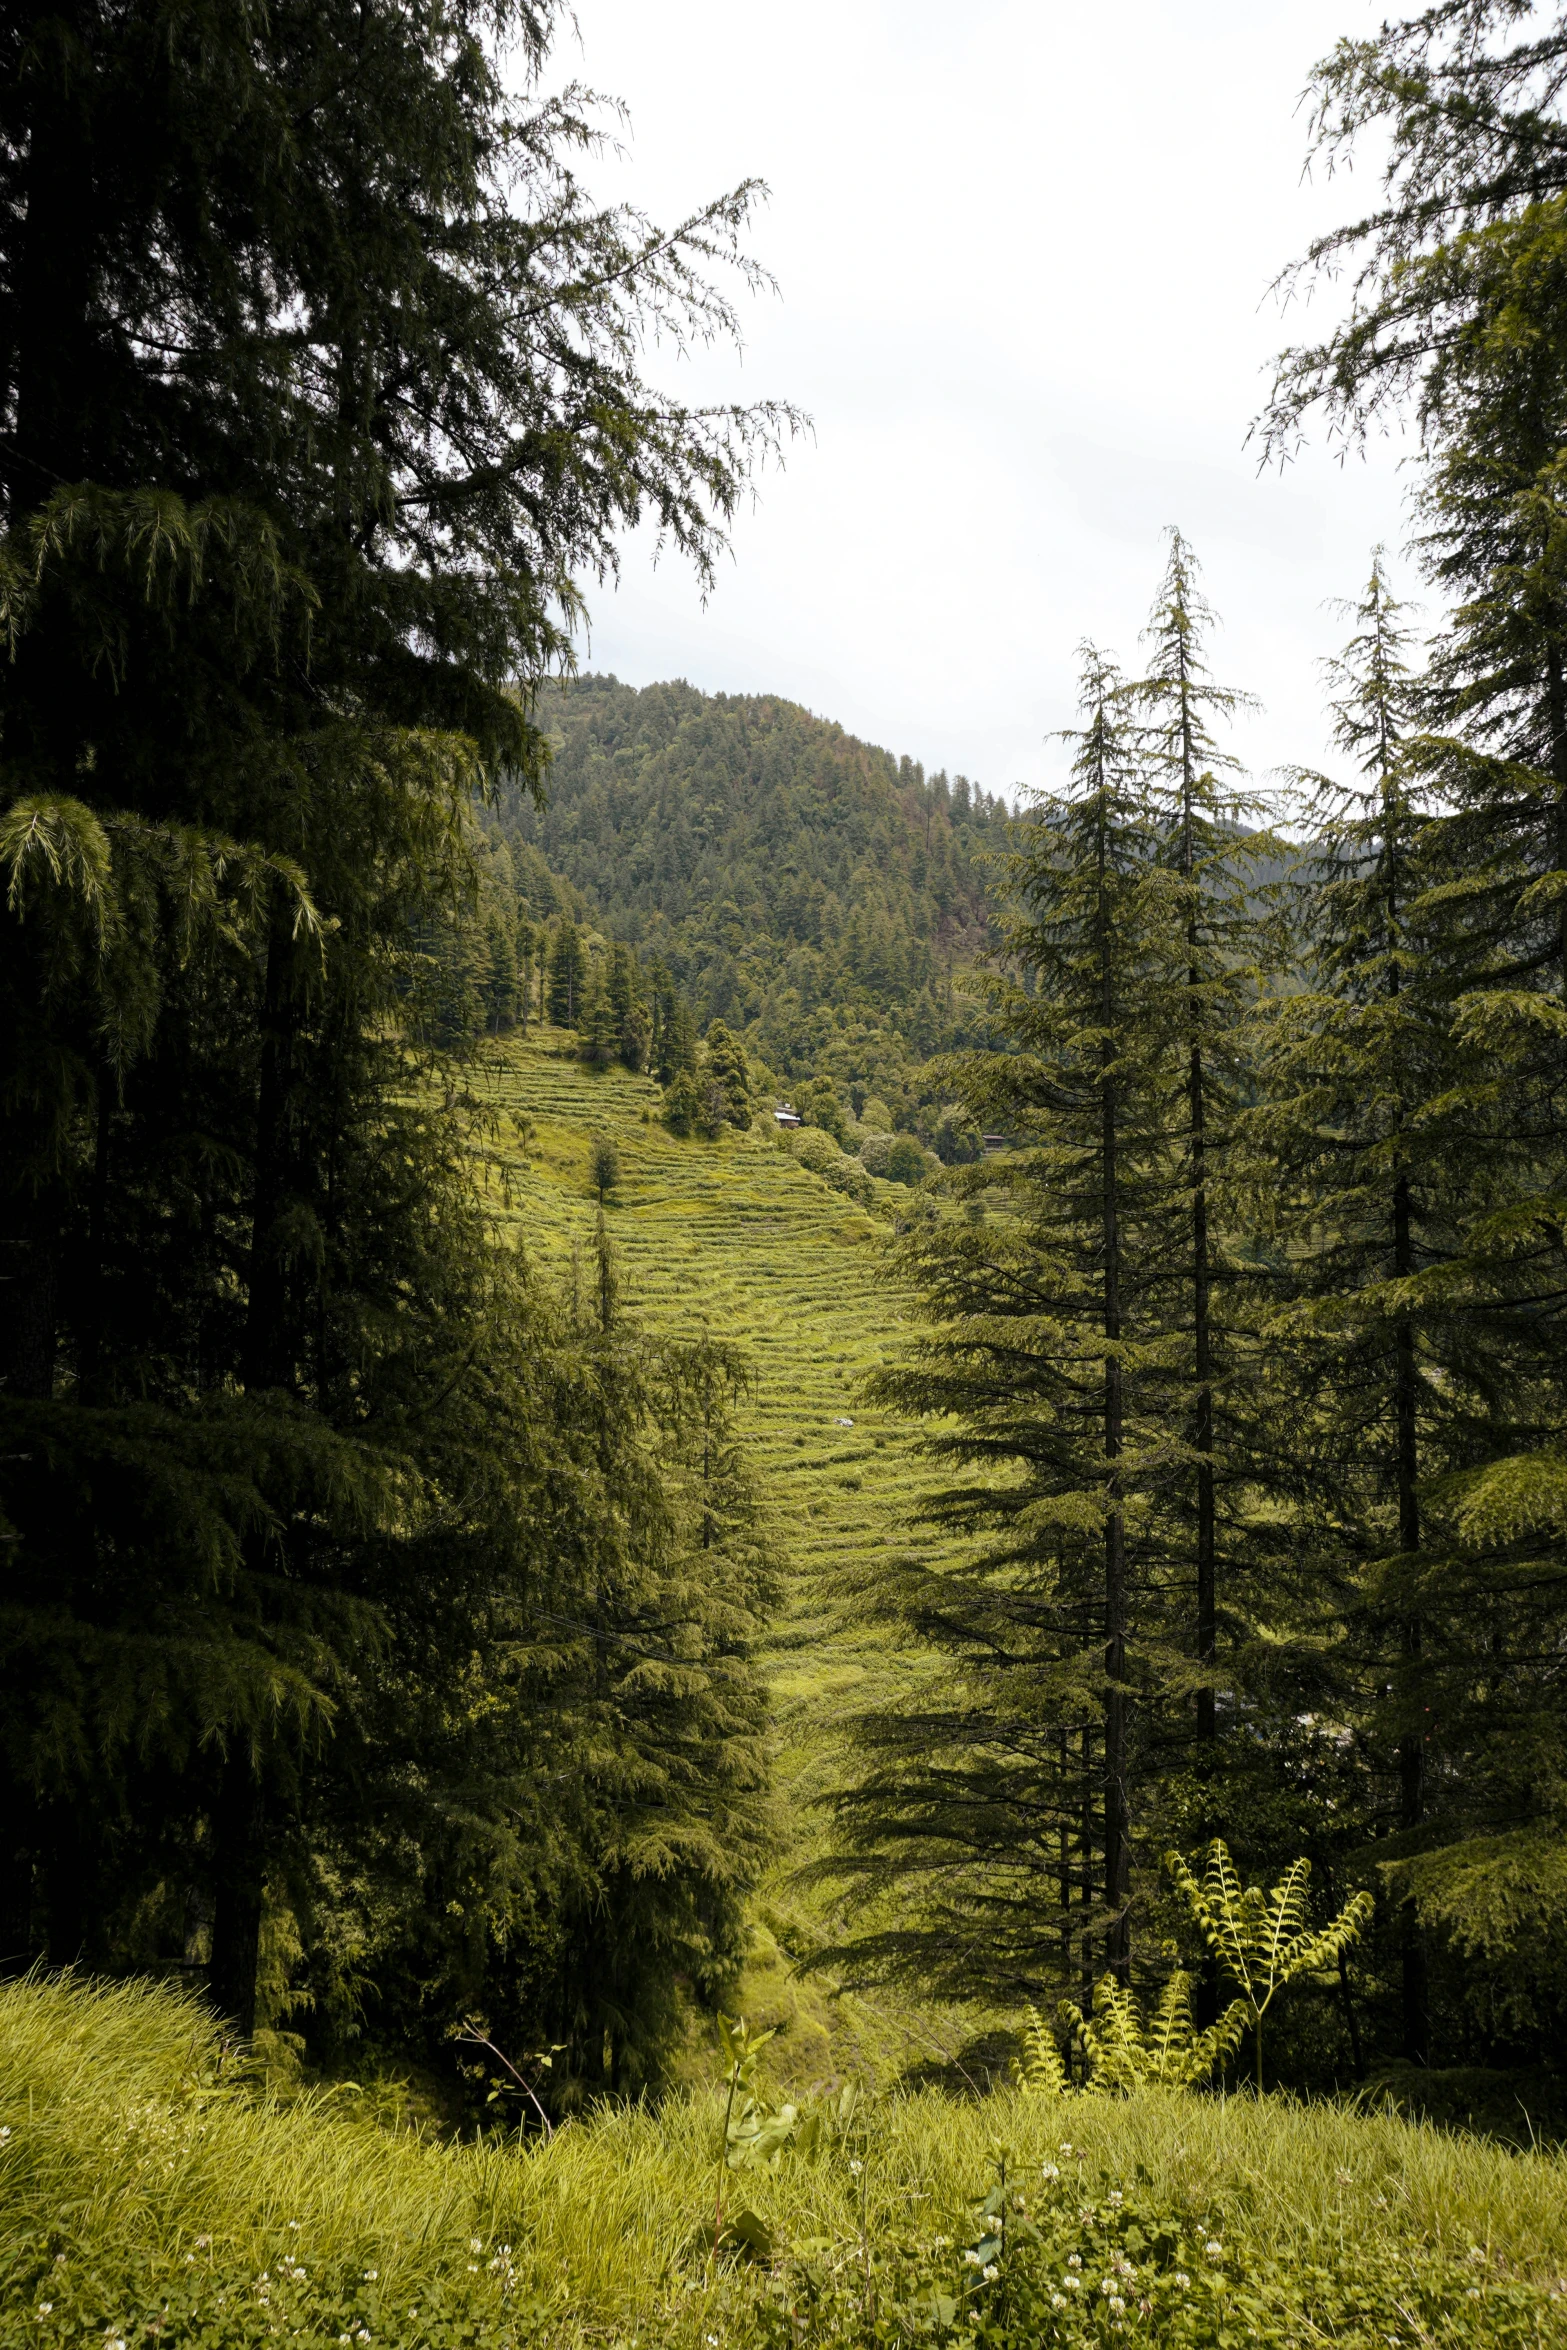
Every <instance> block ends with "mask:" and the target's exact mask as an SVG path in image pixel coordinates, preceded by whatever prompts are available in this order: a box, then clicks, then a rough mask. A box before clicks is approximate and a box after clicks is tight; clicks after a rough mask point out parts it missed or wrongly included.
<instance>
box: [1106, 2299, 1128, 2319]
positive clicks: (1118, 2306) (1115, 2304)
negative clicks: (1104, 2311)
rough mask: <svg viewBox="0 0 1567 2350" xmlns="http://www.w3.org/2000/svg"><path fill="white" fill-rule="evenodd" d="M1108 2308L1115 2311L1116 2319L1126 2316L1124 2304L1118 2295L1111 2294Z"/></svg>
mask: <svg viewBox="0 0 1567 2350" xmlns="http://www.w3.org/2000/svg"><path fill="white" fill-rule="evenodd" d="M1110 2306H1111V2308H1112V2309H1113V2310H1114V2311H1115V2314H1116V2316H1117V2317H1124V2316H1125V2315H1126V2303H1125V2302H1124V2301H1123V2300H1122V2299H1121V2296H1120V2294H1119V2293H1112V2294H1111V2296H1110Z"/></svg>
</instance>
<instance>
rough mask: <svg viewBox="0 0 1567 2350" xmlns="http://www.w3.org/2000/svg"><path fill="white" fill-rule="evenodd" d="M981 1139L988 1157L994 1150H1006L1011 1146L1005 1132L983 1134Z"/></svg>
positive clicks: (981, 1145) (981, 1144) (982, 1146)
mask: <svg viewBox="0 0 1567 2350" xmlns="http://www.w3.org/2000/svg"><path fill="white" fill-rule="evenodd" d="M979 1140H980V1147H981V1148H982V1149H983V1151H984V1153H985V1156H986V1158H987V1159H988V1158H989V1156H990V1154H991V1152H992V1151H1004V1150H1007V1149H1009V1148H1010V1147H1011V1146H1010V1145H1009V1143H1008V1141H1007V1138H1006V1136H1005V1135H1004V1134H982V1135H981V1136H980V1138H979Z"/></svg>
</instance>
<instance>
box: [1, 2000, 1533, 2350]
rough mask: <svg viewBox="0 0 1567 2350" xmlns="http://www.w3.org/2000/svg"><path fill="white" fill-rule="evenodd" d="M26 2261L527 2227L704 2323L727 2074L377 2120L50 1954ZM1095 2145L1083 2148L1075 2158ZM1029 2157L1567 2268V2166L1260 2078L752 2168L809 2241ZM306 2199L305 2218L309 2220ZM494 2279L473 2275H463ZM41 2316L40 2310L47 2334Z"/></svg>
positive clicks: (575, 2309)
mask: <svg viewBox="0 0 1567 2350" xmlns="http://www.w3.org/2000/svg"><path fill="white" fill-rule="evenodd" d="M0 2124H3V2125H4V2127H5V2128H6V2130H7V2131H8V2132H9V2135H8V2136H7V2137H6V2138H5V2139H4V2141H3V2142H0V2277H5V2278H8V2279H14V2280H15V2283H14V2286H13V2308H14V2307H15V2299H14V2295H15V2294H17V2293H20V2291H21V2290H23V2288H24V2287H26V2288H27V2289H28V2290H30V2291H33V2292H36V2290H37V2285H36V2273H37V2271H36V2259H35V2260H34V2267H33V2270H32V2272H31V2273H24V2272H26V2267H27V2258H28V2257H29V2253H28V2248H29V2247H31V2248H32V2250H33V2253H35V2254H36V2249H37V2247H38V2246H39V2245H40V2244H43V2245H46V2247H47V2248H48V2249H49V2250H50V2251H51V2252H52V2251H53V2250H54V2249H55V2248H56V2247H58V2248H59V2249H61V2250H64V2251H65V2252H66V2253H67V2254H68V2256H69V2258H70V2259H72V2260H73V2261H77V2262H80V2261H82V2260H83V2259H84V2258H85V2259H89V2260H92V2261H95V2262H96V2263H97V2264H98V2265H99V2267H100V2268H103V2267H104V2266H105V2264H109V2265H111V2266H112V2264H113V2263H114V2262H115V2261H117V2260H118V2261H121V2262H128V2261H130V2260H132V2259H133V2258H140V2259H142V2260H144V2261H145V2260H146V2259H147V2258H148V2257H153V2258H156V2259H161V2260H165V2261H168V2262H170V2263H173V2262H177V2261H179V2260H181V2259H182V2258H183V2257H184V2255H185V2253H186V2252H187V2251H188V2249H189V2248H190V2247H192V2246H194V2245H195V2244H197V2243H198V2242H199V2241H200V2240H201V2239H202V2238H211V2239H212V2256H214V2257H217V2256H221V2257H223V2258H224V2259H225V2260H227V2261H230V2262H231V2263H232V2264H233V2265H234V2267H235V2269H236V2271H238V2270H241V2269H243V2270H259V2269H262V2268H265V2267H266V2266H267V2265H268V2263H269V2262H274V2261H275V2260H276V2259H277V2258H278V2256H279V2251H280V2248H289V2247H294V2248H297V2249H299V2250H300V2251H301V2252H303V2253H305V2254H308V2257H309V2259H310V2261H311V2263H312V2265H313V2266H319V2267H320V2268H321V2269H323V2270H324V2269H327V2268H329V2267H341V2268H343V2269H345V2270H346V2269H360V2270H362V2269H364V2268H374V2269H375V2270H377V2271H378V2272H379V2274H380V2278H381V2280H382V2282H381V2290H382V2291H383V2292H384V2293H385V2294H387V2295H389V2296H391V2297H392V2298H394V2299H395V2298H397V2297H399V2296H417V2295H418V2294H419V2293H421V2292H424V2291H426V2290H427V2289H429V2288H430V2287H431V2285H432V2284H433V2283H434V2281H435V2280H437V2279H440V2278H442V2277H444V2278H446V2279H448V2280H451V2279H456V2280H458V2282H459V2284H460V2283H461V2281H462V2280H463V2279H464V2278H467V2277H468V2276H469V2275H470V2274H471V2275H472V2276H473V2278H474V2279H475V2280H476V2281H475V2282H474V2283H473V2285H472V2291H473V2293H474V2295H475V2296H477V2297H480V2298H481V2299H482V2297H483V2296H484V2295H485V2294H486V2293H487V2291H488V2289H489V2288H488V2284H487V2273H488V2272H487V2269H486V2266H485V2262H484V2260H483V2259H482V2258H481V2259H480V2260H479V2261H478V2262H477V2263H476V2264H475V2265H474V2266H473V2267H472V2268H471V2269H470V2262H473V2260H474V2255H473V2252H472V2250H471V2247H472V2246H473V2245H474V2244H476V2243H477V2244H478V2245H479V2246H481V2247H482V2249H483V2253H484V2254H486V2255H487V2254H488V2253H489V2252H490V2251H491V2249H492V2248H493V2247H496V2246H498V2245H500V2244H502V2243H504V2244H506V2245H508V2246H509V2247H510V2248H511V2253H510V2257H511V2263H512V2268H513V2271H514V2280H515V2281H514V2295H515V2296H516V2297H520V2298H525V2299H526V2300H528V2301H529V2302H531V2303H534V2304H536V2305H537V2306H538V2308H539V2310H540V2311H541V2313H542V2312H548V2313H550V2315H551V2316H552V2317H553V2318H554V2319H556V2320H558V2321H566V2322H567V2323H568V2324H569V2326H570V2327H571V2329H572V2330H576V2331H580V2330H582V2329H586V2330H587V2331H589V2332H591V2333H603V2332H606V2331H607V2332H610V2333H618V2332H623V2331H627V2330H633V2329H637V2328H639V2327H642V2326H647V2325H655V2326H656V2325H660V2324H662V2325H663V2326H665V2327H666V2328H667V2327H669V2326H670V2325H672V2324H674V2323H675V2321H676V2320H677V2319H678V2320H680V2321H681V2322H680V2325H679V2327H678V2328H677V2330H680V2331H682V2332H683V2331H685V2330H687V2327H686V2321H688V2320H689V2321H694V2320H695V2319H696V2317H697V2315H698V2314H699V2312H700V2310H701V2309H702V2308H703V2307H705V2306H707V2303H708V2300H709V2298H710V2296H711V2295H712V2294H713V2293H714V2292H715V2291H717V2290H718V2289H719V2288H718V2285H717V2283H716V2281H715V2278H714V2276H713V2274H712V2272H711V2270H710V2267H709V2261H708V2254H709V2250H710V2245H711V2236H712V2221H713V2195H714V2187H715V2182H716V2169H715V2161H714V2157H715V2151H716V2145H717V2141H718V2136H719V2129H720V2108H719V2104H718V2100H717V2098H716V2096H714V2095H702V2096H692V2097H687V2098H683V2099H679V2100H675V2101H672V2102H671V2103H670V2104H668V2105H667V2106H665V2107H663V2108H662V2109H660V2110H659V2111H657V2112H653V2111H649V2110H646V2109H638V2110H630V2111H626V2110H620V2111H614V2112H605V2113H603V2114H601V2115H600V2116H599V2117H597V2118H596V2119H594V2120H591V2121H588V2122H584V2123H574V2124H571V2125H568V2126H566V2127H564V2128H562V2129H560V2130H558V2131H557V2132H556V2133H555V2136H554V2138H553V2139H552V2140H550V2141H547V2142H543V2143H541V2142H538V2141H533V2142H530V2143H529V2144H528V2145H526V2146H520V2145H518V2144H516V2143H499V2142H495V2141H489V2142H486V2143H482V2144H463V2145H449V2144H445V2145H443V2144H438V2143H436V2142H434V2141H433V2140H432V2139H430V2138H429V2137H421V2136H420V2135H419V2134H418V2133H416V2132H414V2131H410V2130H388V2129H384V2128H381V2127H379V2126H377V2124H376V2123H375V2122H374V2121H373V2120H372V2119H370V2118H368V2117H367V2115H366V2113H365V2111H364V2110H363V2108H362V2107H360V2106H359V2105H358V2104H357V2101H356V2100H355V2098H354V2096H353V2095H352V2093H350V2092H342V2091H339V2092H335V2093H332V2094H313V2095H307V2096H305V2097H303V2098H301V2099H298V2100H296V2101H293V2102H291V2103H279V2102H276V2101H271V2100H269V2099H267V2098H266V2097H265V2096H262V2095H260V2094H258V2093H257V2092H256V2091H255V2090H254V2088H252V2087H250V2086H248V2085H247V2084H246V2082H245V2081H244V2079H243V2077H242V2076H238V2075H237V2074H236V2067H235V2064H234V2061H233V2058H232V2055H231V2054H228V2053H226V2052H225V2050H224V2048H223V2046H222V2044H221V2041H220V2039H219V2036H218V2033H217V2031H216V2029H215V2027H214V2026H213V2025H212V2024H211V2022H210V2021H209V2020H208V2019H207V2018H206V2017H205V2016H204V2015H203V2013H202V2011H201V2010H200V2008H199V2007H198V2006H197V2004H196V2003H195V2002H194V2001H193V2000H191V1999H189V1998H187V1997H183V1996H180V1995H179V1994H177V1993H172V1992H170V1991H167V1990H165V1989H162V1988H160V1987H154V1986H148V1985H143V1984H118V1985H112V1986H94V1985H79V1984H73V1983H70V1982H67V1981H60V1980H40V1979H33V1980H29V1981H27V1982H23V1983H19V1984H13V1985H10V1986H8V1987H6V1988H5V1989H4V1990H3V1991H0ZM1064 2142H1069V2143H1070V2145H1071V2147H1072V2149H1073V2152H1072V2154H1071V2155H1070V2156H1066V2157H1064V2156H1063V2154H1062V2151H1061V2149H1062V2146H1063V2143H1064ZM1001 2143H1005V2144H1006V2145H1008V2147H1009V2148H1010V2160H1011V2161H1012V2163H1013V2164H1014V2165H1017V2164H1024V2165H1027V2164H1030V2163H1038V2162H1041V2161H1044V2160H1053V2161H1055V2162H1056V2163H1057V2164H1061V2163H1062V2162H1063V2161H1066V2162H1068V2163H1076V2162H1078V2161H1081V2163H1082V2165H1083V2172H1084V2176H1085V2178H1086V2179H1093V2178H1095V2177H1096V2176H1108V2177H1110V2178H1122V2179H1124V2180H1125V2181H1126V2182H1127V2184H1128V2186H1131V2185H1132V2183H1133V2182H1134V2181H1135V2180H1138V2179H1139V2177H1140V2178H1141V2179H1142V2181H1143V2182H1144V2185H1145V2188H1146V2191H1147V2192H1148V2193H1149V2194H1150V2195H1154V2196H1157V2197H1158V2198H1159V2199H1160V2200H1161V2201H1164V2202H1167V2203H1170V2204H1173V2205H1174V2206H1176V2207H1179V2208H1185V2209H1188V2210H1190V2211H1191V2212H1193V2213H1198V2214H1203V2215H1207V2214H1209V2213H1212V2214H1213V2215H1214V2219H1215V2223H1216V2224H1217V2223H1218V2221H1219V2218H1220V2216H1221V2215H1223V2216H1224V2219H1225V2224H1226V2225H1233V2224H1236V2223H1237V2222H1239V2223H1243V2224H1244V2227H1245V2230H1246V2233H1247V2235H1248V2238H1249V2240H1250V2241H1251V2242H1253V2243H1254V2244H1255V2245H1256V2246H1257V2247H1258V2248H1259V2249H1260V2250H1261V2251H1263V2252H1265V2253H1266V2254H1267V2255H1269V2256H1270V2257H1274V2258H1277V2259H1279V2260H1288V2259H1289V2258H1290V2257H1291V2254H1292V2250H1293V2248H1294V2247H1296V2246H1303V2245H1305V2244H1307V2243H1308V2242H1309V2243H1314V2244H1316V2245H1317V2246H1318V2247H1320V2246H1321V2245H1323V2244H1328V2245H1333V2246H1336V2247H1338V2248H1339V2249H1340V2250H1341V2251H1343V2252H1345V2253H1348V2254H1352V2253H1353V2252H1354V2250H1355V2248H1356V2246H1357V2245H1361V2244H1364V2243H1367V2242H1370V2241H1373V2240H1379V2241H1387V2240H1391V2239H1396V2240H1398V2241H1399V2242H1400V2243H1403V2244H1405V2245H1415V2246H1419V2247H1424V2248H1428V2249H1429V2251H1430V2253H1431V2254H1432V2255H1433V2257H1434V2256H1437V2255H1440V2254H1448V2255H1457V2256H1458V2257H1464V2256H1466V2255H1467V2254H1468V2252H1469V2249H1470V2247H1472V2246H1479V2247H1481V2248H1482V2249H1483V2250H1484V2251H1486V2252H1487V2253H1488V2254H1489V2255H1490V2256H1491V2258H1492V2259H1493V2260H1494V2261H1499V2262H1501V2263H1503V2264H1505V2266H1506V2267H1507V2268H1508V2269H1509V2270H1510V2271H1511V2272H1512V2273H1513V2274H1515V2275H1516V2276H1519V2277H1523V2278H1529V2279H1533V2280H1536V2281H1538V2282H1541V2283H1545V2282H1548V2281H1550V2280H1552V2279H1559V2278H1561V2277H1562V2276H1563V2275H1564V2274H1567V2163H1564V2161H1563V2160H1562V2159H1561V2158H1560V2157H1558V2156H1555V2155H1550V2154H1544V2153H1514V2152H1509V2151H1507V2150H1504V2149H1502V2148H1499V2147H1496V2146H1493V2145H1489V2144H1486V2143H1482V2142H1480V2141H1477V2140H1473V2139H1467V2138H1463V2137H1457V2136H1452V2135H1448V2134H1444V2133H1442V2132H1440V2131H1438V2130H1435V2129H1432V2128H1430V2127H1426V2126H1419V2125H1411V2124H1409V2123H1407V2122H1403V2121H1400V2120H1398V2119H1396V2118H1393V2117H1391V2116H1388V2117H1374V2116H1363V2115H1358V2114H1355V2113H1352V2112H1349V2111H1345V2110H1342V2109H1338V2108H1334V2107H1328V2106H1314V2107H1309V2108H1307V2107H1295V2106H1291V2105H1288V2104H1285V2103H1282V2102H1279V2101H1274V2100H1268V2101H1264V2102H1263V2103H1261V2104H1258V2103H1257V2102H1255V2101H1254V2100H1252V2099H1250V2098H1243V2099H1239V2100H1232V2101H1230V2102H1228V2103H1223V2102H1219V2101H1210V2100H1206V2099H1200V2098H1192V2097H1182V2096H1179V2095H1153V2094H1150V2095H1144V2096H1141V2097H1138V2098H1135V2099H1129V2100H1126V2101H1124V2102H1120V2101H1112V2100H1108V2099H1095V2098H1082V2097H1066V2098H1061V2099H1034V2098H1029V2097H1025V2096H1021V2095H1010V2094H1002V2095H999V2096H997V2097H994V2098H992V2099H990V2100H988V2101H986V2102H984V2103H982V2104H974V2105H957V2104H954V2103H952V2102H950V2101H949V2100H947V2099H944V2098H943V2097H941V2096H939V2095H938V2094H936V2093H934V2092H931V2091H923V2092H920V2093H918V2094H915V2095H910V2096H905V2097H893V2098H889V2099H886V2100H884V2101H881V2102H879V2103H876V2104H873V2105H872V2106H871V2107H870V2108H869V2109H868V2117H867V2120H866V2124H865V2127H864V2129H863V2131H862V2133H861V2135H860V2137H859V2138H858V2139H857V2141H856V2144H855V2147H854V2149H853V2152H854V2154H855V2157H856V2159H859V2160H862V2162H863V2166H864V2167H863V2171H862V2173H861V2174H860V2175H859V2176H855V2175H853V2174H852V2173H851V2171H850V2167H849V2160H848V2153H847V2150H846V2149H844V2148H843V2147H841V2146H840V2147H839V2148H837V2149H832V2148H829V2149H828V2150H827V2151H826V2152H824V2153H822V2154H821V2155H819V2156H816V2157H811V2158H806V2157H799V2156H791V2155H789V2154H786V2155H785V2156H784V2158H783V2160H782V2162H781V2163H780V2164H779V2165H778V2167H777V2168H776V2169H775V2170H763V2171H760V2172H756V2173H747V2174H744V2175H743V2176H741V2175H736V2174H729V2177H728V2179H727V2183H726V2188H725V2193H726V2201H727V2203H728V2205H729V2207H730V2208H731V2209H733V2208H734V2206H735V2205H736V2204H737V2203H739V2202H741V2201H744V2202H746V2203H748V2204H750V2205H751V2207H752V2208H754V2209H755V2210H756V2211H757V2212H758V2213H759V2214H760V2215H761V2217H762V2218H763V2219H765V2220H766V2221H767V2222H768V2224H769V2226H770V2227H771V2229H772V2230H773V2232H774V2234H775V2236H776V2238H777V2240H778V2241H779V2243H780V2244H781V2245H782V2246H785V2247H788V2246H791V2245H799V2244H801V2243H804V2242H807V2241H813V2242H815V2243H817V2244H821V2243H827V2244H839V2245H844V2246H847V2245H851V2244H854V2243H856V2242H858V2241H859V2240H860V2236H861V2229H862V2226H863V2228H864V2230H865V2231H866V2233H867V2234H868V2235H869V2236H870V2237H871V2238H873V2239H874V2238H875V2237H876V2236H877V2234H878V2233H879V2232H880V2231H888V2232H898V2231H902V2232H904V2233H906V2232H907V2231H908V2230H909V2228H910V2227H911V2225H912V2226H913V2227H915V2228H916V2229H918V2230H919V2231H921V2232H923V2231H924V2230H925V2229H926V2228H927V2227H928V2229H929V2231H930V2233H931V2235H932V2237H934V2236H936V2235H939V2234H946V2235H949V2236H957V2237H961V2235H962V2232H963V2228H964V2223H965V2220H966V2218H967V2216H968V2215H969V2213H970V2212H971V2210H972V2200H973V2198H974V2196H975V2195H976V2194H977V2193H978V2192H980V2191H982V2189H983V2188H984V2186H985V2184H986V2181H987V2179H988V2177H989V2176H990V2175H991V2172H992V2168H993V2163H994V2159H995V2151H996V2148H997V2146H998V2144H1001ZM291 2223H292V2225H291ZM464 2289H466V2288H464ZM34 2338H35V2339H36V2338H37V2337H36V2336H35V2337H34Z"/></svg>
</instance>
